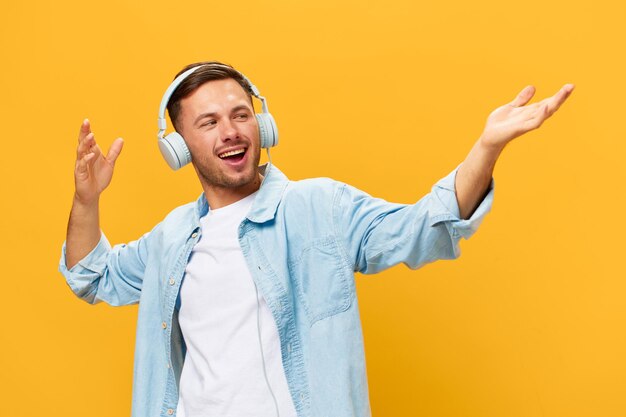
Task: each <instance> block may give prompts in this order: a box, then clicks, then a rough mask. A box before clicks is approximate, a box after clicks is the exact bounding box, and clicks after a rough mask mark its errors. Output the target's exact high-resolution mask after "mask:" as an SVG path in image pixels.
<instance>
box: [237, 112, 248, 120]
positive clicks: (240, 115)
mask: <svg viewBox="0 0 626 417" xmlns="http://www.w3.org/2000/svg"><path fill="white" fill-rule="evenodd" d="M235 118H236V119H242V120H245V119H247V118H248V115H247V114H245V113H241V114H238V115H236V116H235Z"/></svg>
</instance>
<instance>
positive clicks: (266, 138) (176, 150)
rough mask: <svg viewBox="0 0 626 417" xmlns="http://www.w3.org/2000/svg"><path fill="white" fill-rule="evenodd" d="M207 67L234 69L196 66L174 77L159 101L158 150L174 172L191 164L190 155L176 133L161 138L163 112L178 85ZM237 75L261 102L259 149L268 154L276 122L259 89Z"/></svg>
mask: <svg viewBox="0 0 626 417" xmlns="http://www.w3.org/2000/svg"><path fill="white" fill-rule="evenodd" d="M208 65H216V66H222V67H226V68H229V69H234V68H232V67H229V66H227V65H224V64H218V63H212V64H204V65H198V66H196V67H193V68H190V69H188V70H187V71H185V72H183V73H182V74H180V75H179V76H178V77H176V79H174V81H172V83H171V84H170V86H169V87H167V90H165V94H163V98H162V99H161V106H160V107H159V133H158V134H157V136H158V138H159V149H160V150H161V155H163V158H165V161H166V162H167V164H168V165H169V166H170V168H172V169H173V170H174V171H176V170H177V169H179V168H181V167H183V166H185V165H187V164H188V163H189V162H191V153H190V152H189V148H188V147H187V145H186V144H185V139H184V138H183V137H182V136H181V135H180V134H179V133H178V132H172V133H168V134H167V135H165V136H163V135H164V134H165V129H166V128H167V122H166V121H165V110H166V109H167V104H168V103H169V100H170V97H171V96H172V94H173V93H174V91H175V90H176V88H177V87H178V86H179V85H180V83H182V82H183V81H184V80H185V79H186V78H187V77H189V76H190V75H191V74H193V73H194V72H195V71H196V70H198V69H199V68H202V67H205V66H208ZM235 71H236V70H235ZM237 72H239V71H237ZM239 74H240V75H241V76H242V77H243V79H244V80H245V81H246V83H247V84H248V86H249V87H250V91H249V92H251V93H252V95H253V96H255V97H256V98H258V99H259V100H261V104H262V106H263V107H262V108H263V112H262V113H257V114H255V116H256V120H257V123H258V125H259V137H260V140H261V148H266V149H268V152H269V148H271V147H272V146H276V145H277V144H278V129H277V128H276V122H275V121H274V117H273V116H272V115H271V114H270V112H269V110H268V108H267V102H266V100H265V97H263V96H261V94H260V93H259V89H258V88H256V86H255V85H254V84H252V83H251V82H250V80H249V79H248V78H247V77H246V76H245V75H243V74H242V73H240V72H239Z"/></svg>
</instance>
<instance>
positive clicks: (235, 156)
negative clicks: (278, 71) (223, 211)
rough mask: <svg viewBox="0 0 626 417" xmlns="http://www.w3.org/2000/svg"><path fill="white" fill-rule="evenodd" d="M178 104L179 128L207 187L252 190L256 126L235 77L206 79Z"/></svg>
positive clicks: (255, 174)
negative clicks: (206, 80)
mask: <svg viewBox="0 0 626 417" xmlns="http://www.w3.org/2000/svg"><path fill="white" fill-rule="evenodd" d="M180 104H181V107H180V108H181V111H180V113H179V119H178V120H179V126H180V129H181V133H182V135H183V137H184V138H185V142H186V143H187V146H188V147H189V150H190V151H191V159H192V162H193V165H194V167H195V169H196V172H197V173H198V177H199V178H200V182H201V183H202V185H203V188H205V191H207V192H213V193H219V194H220V195H223V194H224V193H235V194H240V193H241V192H242V191H245V190H246V189H247V188H251V189H252V191H250V192H253V191H255V190H256V188H254V185H256V186H257V188H258V179H259V174H258V170H257V167H258V164H259V158H260V146H259V145H260V143H259V128H258V125H257V121H256V117H255V115H254V109H253V107H252V104H251V102H250V98H249V96H248V95H247V94H246V92H245V91H244V90H243V88H242V87H241V86H240V85H239V84H238V83H237V81H235V80H233V79H231V78H228V79H224V80H216V81H209V82H207V83H205V84H203V85H201V86H200V87H199V88H198V89H197V90H196V91H194V92H193V93H192V94H191V95H189V96H188V97H186V98H184V99H183V100H181V102H180Z"/></svg>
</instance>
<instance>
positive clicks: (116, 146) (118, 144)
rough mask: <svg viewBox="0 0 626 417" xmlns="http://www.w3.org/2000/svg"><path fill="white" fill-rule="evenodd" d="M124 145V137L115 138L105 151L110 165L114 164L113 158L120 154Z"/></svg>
mask: <svg viewBox="0 0 626 417" xmlns="http://www.w3.org/2000/svg"><path fill="white" fill-rule="evenodd" d="M123 147H124V139H122V138H117V139H115V140H114V141H113V143H112V144H111V147H110V148H109V152H107V156H106V160H107V161H109V162H110V163H111V165H113V164H115V160H116V159H117V157H118V156H120V152H122V148H123Z"/></svg>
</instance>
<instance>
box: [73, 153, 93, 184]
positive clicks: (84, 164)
mask: <svg viewBox="0 0 626 417" xmlns="http://www.w3.org/2000/svg"><path fill="white" fill-rule="evenodd" d="M95 156H96V155H94V154H93V153H88V154H87V155H85V156H83V157H82V158H80V159H79V160H78V162H77V164H76V175H77V177H78V178H79V179H85V178H86V177H87V175H89V169H88V166H89V164H90V161H93V160H94V157H95Z"/></svg>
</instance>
